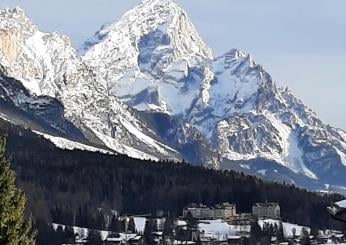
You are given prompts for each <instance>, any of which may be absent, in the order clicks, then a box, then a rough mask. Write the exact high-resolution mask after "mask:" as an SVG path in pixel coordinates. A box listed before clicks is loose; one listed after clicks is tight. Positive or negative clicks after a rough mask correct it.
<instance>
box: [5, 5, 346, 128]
mask: <svg viewBox="0 0 346 245" xmlns="http://www.w3.org/2000/svg"><path fill="white" fill-rule="evenodd" d="M138 2H140V1H138V0H128V1H120V0H100V1H97V2H96V1H85V0H84V1H83V0H74V1H67V0H60V1H57V0H51V1H44V0H2V1H1V2H0V8H5V7H12V8H13V7H15V6H20V7H21V8H23V9H24V11H25V12H26V14H27V15H28V16H29V17H30V18H32V20H33V22H34V23H35V24H36V25H37V26H38V27H39V29H40V30H42V31H46V32H51V31H59V32H61V33H63V34H66V35H68V36H69V37H70V38H71V40H72V43H73V45H74V46H75V47H76V48H78V47H79V46H80V45H81V44H82V43H83V41H85V40H86V39H87V38H89V37H90V36H92V35H93V33H95V32H96V31H97V30H98V29H99V28H100V26H102V25H103V24H104V23H109V22H114V21H116V20H117V19H119V18H120V17H121V16H122V15H123V14H124V13H125V12H126V11H127V10H129V9H131V7H133V6H135V5H136V4H137V3H138ZM176 2H177V3H178V4H180V5H181V6H182V7H183V8H184V9H185V10H186V12H187V13H188V15H189V16H190V19H191V21H192V22H193V23H194V24H195V26H196V28H197V30H198V31H199V33H200V35H201V36H202V38H203V39H204V40H205V42H206V43H207V44H208V45H209V46H210V47H211V49H212V50H213V53H214V55H215V56H218V55H221V54H223V53H225V52H226V51H228V50H230V49H232V48H239V49H241V50H243V51H244V52H247V53H250V54H251V55H252V56H253V57H254V60H255V61H256V62H257V63H259V64H261V65H263V66H264V68H265V69H266V70H267V71H268V72H269V73H270V74H271V75H272V77H273V79H274V80H275V81H276V82H277V83H278V84H280V85H282V86H288V87H289V88H290V90H292V92H293V93H294V94H295V95H296V96H297V97H298V98H300V99H301V100H302V101H303V102H304V104H306V105H307V106H309V107H310V108H311V109H312V110H314V111H315V112H316V113H317V114H318V115H319V117H320V118H321V119H322V120H323V121H324V122H326V123H329V124H331V125H332V126H335V127H339V128H343V129H346V110H345V109H344V108H346V99H344V97H345V94H346V92H345V91H346V83H345V81H344V80H345V77H346V69H345V68H344V66H345V64H346V48H345V43H346V32H345V31H344V28H345V26H346V15H345V14H344V13H345V12H346V2H344V1H342V0H332V1H328V2H327V1H323V0H306V1H304V2H301V1H299V0H290V1H280V2H278V1H275V0H263V1H261V2H253V1H249V0H244V1H241V2H240V1H235V0H216V1H213V2H210V1H205V2H200V1H198V0H187V1H186V0H185V1H183V0H177V1H176ZM81 6H82V7H81ZM339 108H340V109H339Z"/></svg>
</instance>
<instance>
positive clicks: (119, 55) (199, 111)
mask: <svg viewBox="0 0 346 245" xmlns="http://www.w3.org/2000/svg"><path fill="white" fill-rule="evenodd" d="M0 20H1V21H0V23H1V24H0V51H1V52H0V63H1V64H2V65H3V66H4V67H5V70H6V72H7V77H14V78H15V79H17V80H19V81H21V83H22V85H23V86H24V88H25V89H26V90H27V92H26V94H28V95H27V96H28V97H30V98H31V99H32V98H34V99H37V96H38V97H39V96H47V98H48V97H49V98H50V100H52V101H53V100H54V101H58V102H60V104H61V106H62V108H63V110H60V111H63V115H62V117H61V118H63V119H62V120H63V121H64V122H66V123H68V124H69V125H71V126H73V127H75V128H76V129H77V130H78V131H79V133H80V134H81V135H80V137H79V138H80V140H79V141H83V140H84V141H86V142H89V143H90V144H97V145H101V146H104V147H106V148H109V149H112V150H114V151H117V152H120V153H124V154H128V155H130V156H133V157H138V158H153V159H157V158H163V159H172V158H173V159H186V160H188V161H189V162H191V163H193V164H200V163H203V164H204V165H205V166H207V167H212V168H216V169H220V168H231V169H236V170H238V171H243V172H246V173H249V174H254V175H257V176H260V177H262V178H267V179H271V180H278V181H285V182H289V183H293V184H297V185H300V186H304V187H306V188H309V189H314V190H316V189H324V188H326V186H329V185H333V186H334V187H333V188H337V189H338V190H342V188H344V187H346V181H345V179H344V176H345V175H346V133H345V132H344V131H343V130H341V129H335V128H333V127H330V126H328V125H326V124H324V123H323V122H321V121H320V120H319V119H318V117H317V115H316V114H315V113H314V112H313V111H311V110H310V109H309V108H307V107H306V106H305V105H304V104H303V103H302V102H301V101H300V100H299V99H297V98H296V97H295V96H294V95H293V94H292V93H291V92H290V91H289V90H288V89H287V88H280V87H278V86H277V85H276V84H275V82H274V81H273V79H272V78H271V76H270V75H269V74H268V73H267V72H266V71H265V70H264V69H263V67H262V66H260V65H258V64H256V62H255V61H254V60H253V58H252V57H251V56H250V55H247V54H244V53H243V52H241V51H240V50H237V49H233V50H231V51H229V52H227V53H226V54H224V55H222V56H220V57H213V55H212V52H211V50H210V49H209V48H208V46H207V45H206V44H205V43H204V42H203V40H202V39H201V37H200V36H199V35H198V33H197V31H196V29H195V27H194V26H193V24H192V23H191V22H190V20H189V19H188V17H187V14H186V13H185V11H184V10H182V9H181V8H180V7H179V6H177V4H175V3H174V2H173V1H172V0H163V1H159V0H144V1H142V2H141V3H140V4H139V5H138V6H137V7H135V8H133V9H132V10H130V11H129V12H127V13H126V14H125V15H124V16H123V17H122V18H121V19H120V20H119V21H118V22H116V23H114V24H111V25H108V26H104V27H102V28H101V29H100V30H99V31H98V32H97V33H96V34H95V36H94V37H93V38H91V39H90V40H88V41H87V42H86V43H85V45H84V47H83V49H82V50H81V51H80V54H79V55H78V54H77V52H76V51H75V50H74V49H73V48H72V47H71V45H70V42H69V40H68V38H67V37H65V36H63V35H60V34H57V33H53V34H49V33H42V32H40V31H39V30H38V29H37V27H36V26H34V25H33V24H32V23H31V22H30V20H29V19H28V18H27V17H26V16H25V15H24V13H23V11H22V10H20V9H15V10H3V11H1V12H0ZM22 68H23V69H22ZM2 85H6V86H3V87H5V89H4V91H8V90H9V89H8V88H9V83H4V82H2ZM11 86H13V84H12V85H11ZM18 86H19V85H18ZM4 94H6V93H5V92H4ZM6 96H7V98H10V100H11V101H12V102H13V103H14V102H15V101H18V100H20V99H21V98H22V97H21V95H20V94H12V96H11V95H10V94H9V93H7V95H6ZM6 96H5V97H6ZM14 105H15V106H16V107H19V108H21V105H20V104H18V103H17V104H16V103H14ZM27 112H28V111H27ZM28 113H31V114H37V112H36V110H35V109H34V110H33V111H29V112H28ZM45 118H46V116H44V119H45ZM47 123H48V125H49V126H50V127H52V126H55V128H56V125H57V123H56V120H53V121H52V120H50V121H49V120H48V122H47ZM72 136H73V135H70V134H69V133H67V136H66V132H65V136H63V137H66V138H69V139H76V137H72ZM77 138H78V137H77Z"/></svg>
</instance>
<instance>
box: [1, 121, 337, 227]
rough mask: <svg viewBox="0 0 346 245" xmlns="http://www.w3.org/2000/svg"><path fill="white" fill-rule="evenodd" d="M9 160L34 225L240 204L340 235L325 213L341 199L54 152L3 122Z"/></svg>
mask: <svg viewBox="0 0 346 245" xmlns="http://www.w3.org/2000/svg"><path fill="white" fill-rule="evenodd" d="M0 129H1V131H0V132H1V134H4V135H5V136H6V137H7V155H8V157H9V158H10V159H11V161H12V164H13V165H12V166H13V167H14V169H15V171H16V173H17V180H18V184H19V185H20V186H21V187H22V188H23V189H24V190H25V192H26V193H27V198H28V202H29V210H30V212H32V214H33V217H34V218H35V219H36V220H41V221H48V222H56V223H63V224H71V225H72V224H73V225H78V226H83V227H91V228H99V229H102V227H99V226H102V222H99V221H98V220H97V219H98V215H99V211H98V210H100V208H101V209H102V210H103V213H105V214H107V213H110V212H111V210H117V211H119V212H122V213H130V214H143V213H154V212H155V211H156V210H163V211H165V212H170V214H171V215H175V216H179V215H181V213H182V209H183V207H184V206H185V205H187V204H189V203H191V202H195V203H204V204H207V205H214V204H216V203H220V202H226V201H228V202H231V203H236V204H237V209H238V210H239V211H243V212H250V211H251V206H252V204H253V203H254V202H265V201H269V202H278V203H279V204H280V205H281V213H282V216H283V219H284V220H286V221H289V222H292V223H297V224H301V225H306V226H309V227H312V228H320V229H322V228H337V229H341V228H342V227H341V224H340V223H338V222H336V221H333V220H332V219H331V218H330V217H329V215H328V214H327V212H326V206H327V205H329V204H330V203H331V202H332V201H337V200H340V199H342V197H341V196H339V195H328V196H321V195H320V194H316V193H311V192H307V191H305V190H301V189H298V188H296V187H294V186H289V185H281V184H276V183H269V182H265V181H262V180H260V179H257V178H254V177H250V176H245V175H244V174H240V173H236V172H232V171H224V172H220V171H215V170H209V169H205V168H202V167H194V166H189V165H187V164H185V163H173V162H152V161H141V160H137V159H131V158H129V157H126V156H123V155H117V156H115V155H105V154H101V153H91V152H83V151H78V150H74V151H68V150H62V149H57V148H56V147H55V146H54V145H53V144H52V143H50V142H49V141H47V140H45V139H43V138H42V137H40V136H37V135H36V134H34V133H32V132H30V131H29V130H26V129H23V128H19V127H16V126H12V125H10V124H9V123H7V122H4V121H1V122H0Z"/></svg>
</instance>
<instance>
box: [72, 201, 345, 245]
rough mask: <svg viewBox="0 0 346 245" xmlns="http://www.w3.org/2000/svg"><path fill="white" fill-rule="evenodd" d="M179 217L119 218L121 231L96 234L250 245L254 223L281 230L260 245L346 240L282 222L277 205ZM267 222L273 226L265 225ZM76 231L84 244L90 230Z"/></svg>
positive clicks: (123, 241)
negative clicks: (315, 233) (279, 234)
mask: <svg viewBox="0 0 346 245" xmlns="http://www.w3.org/2000/svg"><path fill="white" fill-rule="evenodd" d="M182 214H183V216H182V217H179V218H176V219H174V220H173V221H172V220H170V222H171V224H170V225H168V226H167V225H166V224H167V223H166V222H168V221H169V219H168V218H166V217H165V215H164V214H163V213H162V212H161V213H159V214H156V215H154V216H145V217H144V216H141V217H138V216H137V217H135V216H132V217H131V216H127V215H126V216H119V217H118V220H119V221H126V222H125V223H126V224H125V227H126V229H125V231H123V232H119V233H115V232H109V231H98V232H99V233H100V234H101V236H100V237H102V244H111V245H127V244H130V245H144V244H157V245H159V244H168V245H178V244H190V245H193V244H201V245H213V244H219V245H228V244H229V245H233V244H234V245H251V244H253V243H252V242H253V240H251V239H253V237H252V236H253V234H252V231H251V229H252V225H253V224H254V223H256V224H258V226H259V227H260V229H262V230H264V229H268V228H269V226H268V225H270V226H271V229H273V228H274V230H279V227H281V229H282V230H283V232H284V233H285V234H282V235H283V237H284V238H280V236H278V235H277V234H276V235H275V232H274V233H273V234H274V235H272V236H269V240H267V242H268V243H264V244H303V243H302V241H303V239H307V240H308V241H310V242H311V244H326V243H330V242H332V243H333V244H338V243H342V242H345V241H346V239H345V236H344V234H343V233H341V232H338V231H327V232H324V233H321V234H319V235H318V236H316V237H313V236H311V234H310V229H309V228H307V227H302V226H298V225H292V224H288V223H284V222H282V221H281V218H280V216H281V215H280V205H279V204H278V203H255V204H253V206H252V213H237V209H236V205H235V204H230V203H221V204H217V205H215V206H213V207H208V206H206V205H202V204H190V205H188V206H187V207H185V208H184V209H183V213H182ZM130 219H132V221H133V223H134V224H135V229H134V228H132V229H131V231H128V228H127V227H128V226H129V221H130ZM268 221H269V222H273V223H271V224H267V223H265V222H268ZM149 226H150V229H148V227H149ZM283 226H284V227H283ZM78 229H80V228H74V232H75V233H76V234H78V236H76V240H75V243H74V244H85V243H88V242H89V241H88V239H89V238H88V237H89V236H90V230H85V229H84V230H78ZM134 230H135V231H134ZM148 231H149V233H148ZM88 234H89V235H88ZM304 235H305V237H304ZM280 239H281V240H280ZM261 244H263V243H261ZM309 244H310V243H309Z"/></svg>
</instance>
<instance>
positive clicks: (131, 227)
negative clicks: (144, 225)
mask: <svg viewBox="0 0 346 245" xmlns="http://www.w3.org/2000/svg"><path fill="white" fill-rule="evenodd" d="M127 231H128V232H133V233H135V232H136V224H135V220H134V218H133V217H130V220H129V224H128V227H127Z"/></svg>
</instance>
